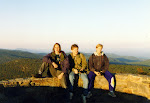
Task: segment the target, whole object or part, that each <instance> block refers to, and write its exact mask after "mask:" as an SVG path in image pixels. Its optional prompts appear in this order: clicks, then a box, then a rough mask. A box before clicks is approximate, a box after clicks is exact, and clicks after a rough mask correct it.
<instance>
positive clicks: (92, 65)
mask: <svg viewBox="0 0 150 103" xmlns="http://www.w3.org/2000/svg"><path fill="white" fill-rule="evenodd" d="M88 65H89V69H90V71H93V72H94V71H95V69H94V63H93V60H92V55H91V56H90V58H89V60H88Z"/></svg>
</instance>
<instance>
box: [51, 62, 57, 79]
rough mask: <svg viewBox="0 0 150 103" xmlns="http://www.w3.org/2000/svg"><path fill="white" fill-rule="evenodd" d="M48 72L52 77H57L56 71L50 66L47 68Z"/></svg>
mask: <svg viewBox="0 0 150 103" xmlns="http://www.w3.org/2000/svg"><path fill="white" fill-rule="evenodd" d="M49 70H50V73H51V75H52V77H57V70H56V69H55V68H54V67H53V66H52V65H50V66H49Z"/></svg>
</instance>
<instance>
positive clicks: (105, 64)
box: [102, 54, 109, 73]
mask: <svg viewBox="0 0 150 103" xmlns="http://www.w3.org/2000/svg"><path fill="white" fill-rule="evenodd" d="M108 68H109V59H108V58H107V56H106V55H105V54H104V66H103V67H102V72H103V73H105V72H106V71H107V70H108Z"/></svg>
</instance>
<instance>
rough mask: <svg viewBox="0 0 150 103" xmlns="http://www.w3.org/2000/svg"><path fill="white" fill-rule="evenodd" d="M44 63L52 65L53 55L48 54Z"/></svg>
mask: <svg viewBox="0 0 150 103" xmlns="http://www.w3.org/2000/svg"><path fill="white" fill-rule="evenodd" d="M43 62H46V63H49V64H51V63H52V62H53V60H52V57H51V53H50V54H47V55H46V56H44V57H43Z"/></svg>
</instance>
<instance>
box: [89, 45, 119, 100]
mask: <svg viewBox="0 0 150 103" xmlns="http://www.w3.org/2000/svg"><path fill="white" fill-rule="evenodd" d="M102 48H103V45H102V44H98V45H97V46H96V52H94V53H93V54H92V55H91V56H90V58H89V61H88V65H89V69H90V72H89V74H88V79H89V86H88V90H89V93H88V96H87V98H89V97H90V96H92V93H91V89H92V88H93V87H94V80H95V77H96V76H99V75H104V77H105V78H106V79H107V81H108V83H109V91H110V92H109V93H108V95H110V96H112V97H116V95H115V94H114V87H115V80H114V77H113V75H112V74H111V73H110V72H109V71H108V68H109V60H108V58H107V56H106V55H105V54H104V53H103V52H102Z"/></svg>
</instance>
